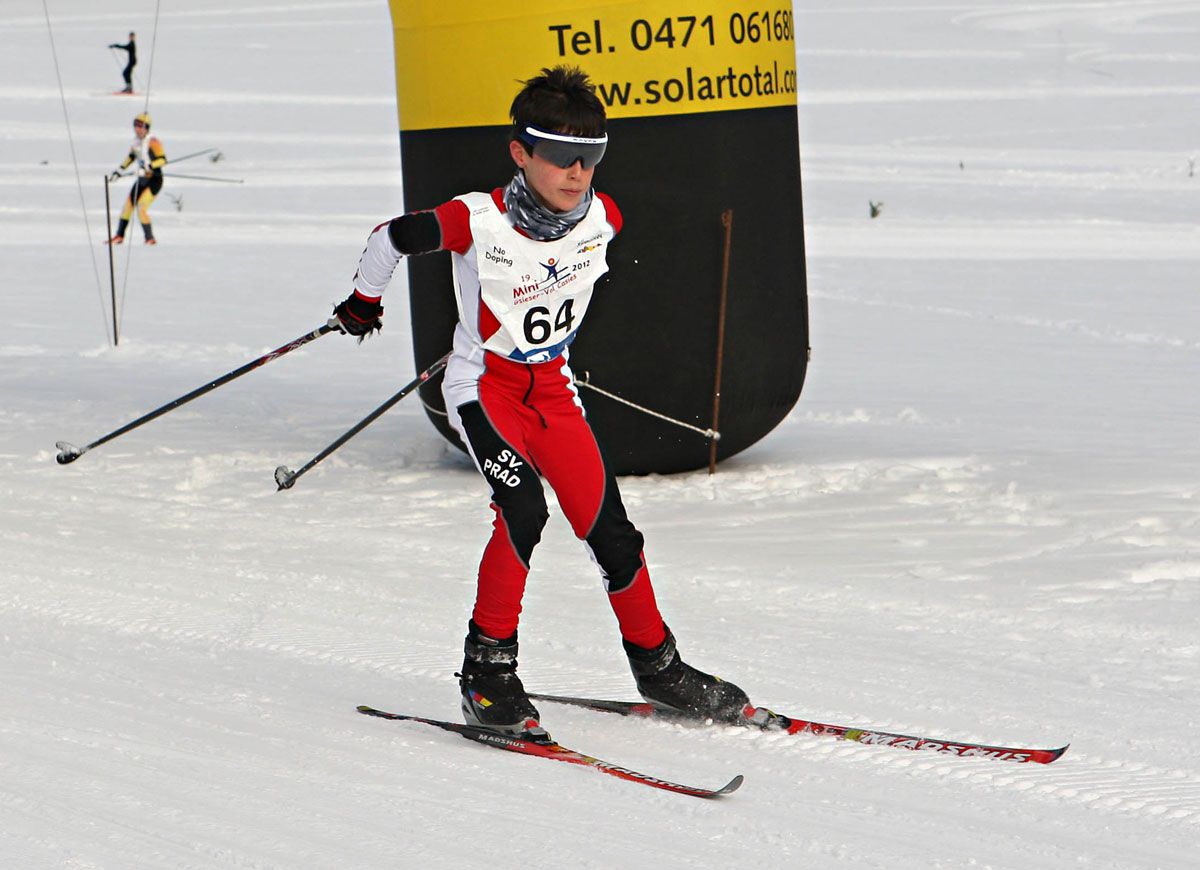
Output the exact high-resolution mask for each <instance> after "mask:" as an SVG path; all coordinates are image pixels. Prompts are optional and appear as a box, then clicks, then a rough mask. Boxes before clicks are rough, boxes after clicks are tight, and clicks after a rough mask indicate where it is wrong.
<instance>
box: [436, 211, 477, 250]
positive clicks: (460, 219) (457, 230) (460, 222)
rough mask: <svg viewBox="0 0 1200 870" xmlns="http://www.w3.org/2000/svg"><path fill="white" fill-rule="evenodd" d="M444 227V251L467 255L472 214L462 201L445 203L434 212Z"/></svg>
mask: <svg viewBox="0 0 1200 870" xmlns="http://www.w3.org/2000/svg"><path fill="white" fill-rule="evenodd" d="M433 213H434V214H435V215H437V219H438V223H439V224H441V227H442V250H443V251H453V252H454V253H456V254H465V253H466V252H467V250H468V249H469V248H470V247H471V244H472V242H473V241H474V240H473V239H472V238H471V212H470V210H469V209H468V208H467V204H466V203H464V202H463V201H462V200H461V199H452V200H450V201H449V202H444V203H442V204H441V205H439V206H438V207H437V208H435V209H434V210H433Z"/></svg>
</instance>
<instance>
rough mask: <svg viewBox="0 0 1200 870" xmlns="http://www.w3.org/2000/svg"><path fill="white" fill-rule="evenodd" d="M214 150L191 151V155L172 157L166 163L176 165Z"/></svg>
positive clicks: (214, 149)
mask: <svg viewBox="0 0 1200 870" xmlns="http://www.w3.org/2000/svg"><path fill="white" fill-rule="evenodd" d="M216 150H217V149H216V148H205V149H204V150H203V151H193V152H192V153H191V154H184V155H183V156H182V157H172V158H171V159H170V160H168V161H167V163H168V164H171V163H178V162H180V161H181V160H190V159H191V158H193V157H199V156H200V155H201V154H208V153H209V152H210V151H216Z"/></svg>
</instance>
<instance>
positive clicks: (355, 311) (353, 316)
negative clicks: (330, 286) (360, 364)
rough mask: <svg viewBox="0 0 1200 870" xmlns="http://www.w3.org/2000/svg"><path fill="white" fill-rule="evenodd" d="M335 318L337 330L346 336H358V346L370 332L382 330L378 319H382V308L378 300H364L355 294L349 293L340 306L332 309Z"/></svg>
mask: <svg viewBox="0 0 1200 870" xmlns="http://www.w3.org/2000/svg"><path fill="white" fill-rule="evenodd" d="M333 316H334V317H336V318H337V326H338V328H339V329H340V330H341V331H342V332H344V333H346V334H347V335H356V336H358V342H359V344H362V340H363V339H364V338H366V337H367V336H368V335H370V334H371V333H372V332H377V331H379V330H382V329H383V324H382V323H381V322H380V320H379V319H380V318H381V317H383V306H382V305H380V304H379V300H378V299H364V298H363V297H362V296H359V295H358V294H357V293H351V294H350V295H349V296H347V297H346V299H345V301H344V302H342V304H341V305H338V306H337V307H336V308H334V309H333Z"/></svg>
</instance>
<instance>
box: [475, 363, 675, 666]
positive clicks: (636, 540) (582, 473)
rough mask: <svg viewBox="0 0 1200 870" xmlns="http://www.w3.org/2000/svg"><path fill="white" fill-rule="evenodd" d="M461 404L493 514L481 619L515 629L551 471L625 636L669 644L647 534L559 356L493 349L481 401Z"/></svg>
mask: <svg viewBox="0 0 1200 870" xmlns="http://www.w3.org/2000/svg"><path fill="white" fill-rule="evenodd" d="M457 411H458V416H459V420H460V422H461V426H462V431H463V433H464V434H465V435H466V438H467V441H468V442H469V443H470V448H471V453H472V454H473V457H474V459H475V464H476V466H477V467H478V468H479V470H480V472H481V473H482V474H483V476H484V479H486V480H487V482H488V485H489V486H490V487H491V490H492V510H493V511H495V514H496V517H495V520H494V522H493V526H492V537H491V540H489V541H488V544H487V547H486V548H485V549H484V552H483V559H482V561H481V563H480V565H479V587H478V592H477V595H476V599H475V608H474V612H473V614H472V619H473V620H474V622H475V624H476V625H477V626H479V628H480V629H481V630H482V631H483V632H484V633H486V634H487V635H489V636H491V637H495V638H507V637H510V636H512V635H513V633H514V632H516V630H517V622H518V619H519V617H520V614H521V599H522V597H523V595H524V592H525V580H526V577H527V576H528V574H529V564H530V558H531V557H532V555H533V550H534V547H536V546H537V544H538V541H540V540H541V537H542V529H543V528H544V527H545V525H546V521H547V519H548V518H549V514H548V512H547V509H546V497H545V493H544V490H543V489H542V481H541V478H545V480H546V482H547V483H549V484H550V486H551V487H553V488H554V493H555V495H556V496H557V498H558V504H559V506H560V507H561V508H562V511H563V514H565V516H566V518H567V520H568V521H569V522H570V523H571V528H572V530H573V531H574V532H575V536H576V537H577V538H579V539H580V540H582V541H584V542H585V543H586V545H587V547H588V548H589V549H590V551H591V554H592V556H593V557H594V559H595V561H596V563H597V564H598V565H599V566H600V571H601V574H602V576H603V578H604V584H605V589H606V590H607V592H608V600H609V603H610V604H611V605H612V609H613V612H614V613H615V614H616V617H617V623H618V625H619V626H620V630H621V636H622V637H623V638H624V639H625V640H627V641H629V642H630V643H633V644H635V645H637V646H640V647H646V648H651V647H655V646H658V644H660V643H662V641H663V638H664V637H665V631H664V628H663V620H662V616H661V615H660V614H659V610H658V604H657V603H656V601H655V599H654V589H653V587H652V586H651V583H650V573H649V571H648V570H647V569H646V560H645V556H644V554H643V552H642V545H643V538H642V534H641V532H639V531H638V530H637V528H635V527H634V525H633V523H631V522H630V521H629V518H628V516H627V515H626V513H625V506H624V505H623V504H622V503H621V493H620V491H619V489H618V488H617V480H616V477H615V476H614V475H613V474H612V472H611V471H610V470H609V468H608V466H607V464H606V463H605V461H604V457H603V455H602V453H601V451H600V447H599V445H598V444H597V443H596V438H595V435H593V433H592V429H591V427H590V426H589V425H588V423H587V420H586V419H585V418H584V416H583V410H582V408H581V407H580V406H579V404H578V402H577V398H576V394H575V391H574V389H573V388H572V385H571V380H570V370H569V369H568V368H567V367H566V366H565V365H564V364H563V362H562V360H556V361H554V362H549V363H540V364H531V365H526V364H520V363H513V362H510V361H508V360H503V359H498V358H493V357H491V355H489V364H488V366H487V369H486V371H485V372H484V373H483V375H482V376H481V377H480V380H479V401H478V402H468V403H466V404H464V405H461V406H459V407H458V409H457Z"/></svg>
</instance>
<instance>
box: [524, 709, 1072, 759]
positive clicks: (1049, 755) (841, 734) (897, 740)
mask: <svg viewBox="0 0 1200 870" xmlns="http://www.w3.org/2000/svg"><path fill="white" fill-rule="evenodd" d="M529 697H530V698H532V699H534V700H535V701H550V702H552V703H555V704H569V705H571V706H574V707H584V708H587V709H589V710H600V711H602V712H605V713H616V714H618V715H621V716H635V717H641V718H645V719H660V720H663V721H667V722H684V723H687V724H692V725H697V724H706V723H704V722H703V721H700V720H697V719H696V718H695V717H688V716H684V715H681V714H679V713H676V712H674V711H671V710H664V709H663V708H661V707H656V706H654V705H653V704H648V703H646V702H645V701H607V700H602V699H598V698H573V697H568V696H565V695H544V694H540V693H538V692H530V693H529ZM707 724H712V723H711V722H709V723H707ZM717 724H722V723H717ZM724 724H728V725H733V726H742V727H747V728H758V729H760V730H763V731H782V732H784V733H786V734H813V735H817V736H822V737H836V738H838V739H840V740H853V741H855V742H857V743H864V744H867V745H868V746H891V747H893V748H895V749H912V750H916V751H919V752H936V753H938V754H940V755H957V756H959V757H960V758H991V759H994V760H996V761H1011V762H1018V763H1020V762H1033V763H1035V764H1049V763H1050V762H1052V761H1055V760H1056V759H1058V758H1059V757H1060V756H1061V755H1062V754H1063V753H1064V752H1066V751H1067V747H1066V746H1060V747H1059V748H1057V749H1024V748H1019V747H1013V746H992V745H989V744H986V743H975V742H972V741H968V740H946V739H942V738H938V737H917V736H914V735H911V734H895V733H892V732H890V731H880V730H878V729H876V728H869V727H866V726H861V725H860V726H854V725H830V724H827V723H824V722H814V721H811V720H808V719H799V718H796V717H794V716H783V715H781V714H779V713H776V712H774V711H772V710H768V709H767V708H766V707H754V706H749V707H747V708H746V710H745V711H744V715H743V716H742V717H741V718H740V719H738V720H737V721H734V722H730V723H724Z"/></svg>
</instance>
